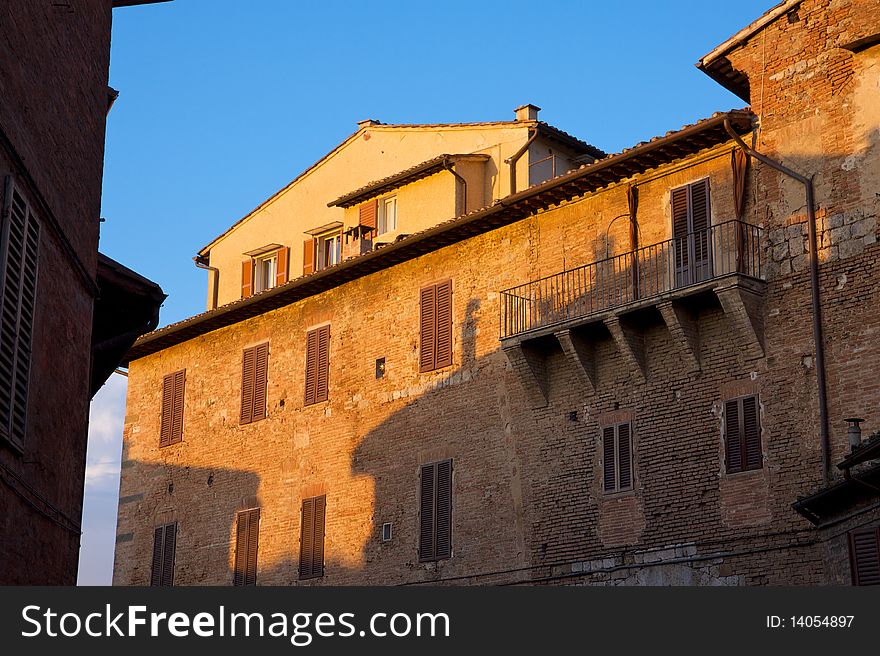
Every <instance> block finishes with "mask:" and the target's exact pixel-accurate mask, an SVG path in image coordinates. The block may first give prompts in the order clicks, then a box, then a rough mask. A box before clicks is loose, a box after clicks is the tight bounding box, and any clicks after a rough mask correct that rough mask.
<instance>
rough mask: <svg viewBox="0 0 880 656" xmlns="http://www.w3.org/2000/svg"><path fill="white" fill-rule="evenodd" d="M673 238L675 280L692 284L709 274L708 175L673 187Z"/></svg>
mask: <svg viewBox="0 0 880 656" xmlns="http://www.w3.org/2000/svg"><path fill="white" fill-rule="evenodd" d="M670 196H671V199H672V240H673V247H674V250H675V284H676V286H683V285H691V284H694V283H697V282H701V281H703V280H707V279H708V278H709V277H710V261H709V260H710V255H711V253H710V252H709V179H708V178H707V179H705V180H700V181H699V182H694V183H693V184H689V185H685V186H684V187H678V188H677V189H673V190H672V192H671V193H670Z"/></svg>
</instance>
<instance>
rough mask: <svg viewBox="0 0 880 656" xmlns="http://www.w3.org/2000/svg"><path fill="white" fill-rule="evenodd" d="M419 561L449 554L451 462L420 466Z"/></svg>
mask: <svg viewBox="0 0 880 656" xmlns="http://www.w3.org/2000/svg"><path fill="white" fill-rule="evenodd" d="M419 489H420V499H419V560H420V561H423V562H424V561H430V560H443V559H445V558H449V557H450V556H451V555H452V460H443V461H441V462H434V463H431V464H428V465H422V467H421V479H420V481H419Z"/></svg>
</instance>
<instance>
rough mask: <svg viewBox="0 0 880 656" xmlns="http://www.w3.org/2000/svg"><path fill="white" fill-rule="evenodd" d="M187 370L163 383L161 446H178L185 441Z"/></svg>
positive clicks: (175, 374)
mask: <svg viewBox="0 0 880 656" xmlns="http://www.w3.org/2000/svg"><path fill="white" fill-rule="evenodd" d="M185 383H186V369H181V370H180V371H175V372H174V373H173V374H168V375H167V376H165V378H164V379H163V381H162V422H161V429H160V435H159V446H160V447H163V446H169V445H171V444H177V443H178V442H180V441H181V440H182V439H183V388H184V384H185Z"/></svg>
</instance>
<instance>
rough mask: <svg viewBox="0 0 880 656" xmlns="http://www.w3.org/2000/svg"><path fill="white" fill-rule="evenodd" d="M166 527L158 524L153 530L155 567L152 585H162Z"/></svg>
mask: <svg viewBox="0 0 880 656" xmlns="http://www.w3.org/2000/svg"><path fill="white" fill-rule="evenodd" d="M164 537H165V527H164V526H157V527H156V529H155V530H154V531H153V567H152V570H151V575H150V585H151V586H154V587H155V586H159V585H162V556H163V555H164V553H165V544H164Z"/></svg>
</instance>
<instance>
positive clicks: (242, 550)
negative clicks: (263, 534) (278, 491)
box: [232, 508, 260, 585]
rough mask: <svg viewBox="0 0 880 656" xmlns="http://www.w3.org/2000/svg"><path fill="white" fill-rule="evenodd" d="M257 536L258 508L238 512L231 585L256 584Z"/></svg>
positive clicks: (258, 534)
mask: <svg viewBox="0 0 880 656" xmlns="http://www.w3.org/2000/svg"><path fill="white" fill-rule="evenodd" d="M259 537H260V509H259V508H254V509H252V510H243V511H241V512H239V513H238V514H237V515H236V528H235V570H234V572H233V578H232V584H233V585H256V583H257V553H258V548H259Z"/></svg>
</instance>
